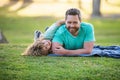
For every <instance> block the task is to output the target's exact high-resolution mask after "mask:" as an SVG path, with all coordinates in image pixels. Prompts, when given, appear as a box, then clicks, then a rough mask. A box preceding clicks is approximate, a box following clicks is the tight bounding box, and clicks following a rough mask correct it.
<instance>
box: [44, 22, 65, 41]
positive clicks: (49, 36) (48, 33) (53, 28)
mask: <svg viewBox="0 0 120 80" xmlns="http://www.w3.org/2000/svg"><path fill="white" fill-rule="evenodd" d="M64 23H65V20H59V21H57V22H56V23H54V24H52V25H51V26H50V27H49V28H48V29H47V30H46V31H45V33H44V38H45V39H48V40H51V39H52V38H53V36H54V34H55V32H56V31H57V29H58V28H59V27H60V26H61V25H62V24H64Z"/></svg>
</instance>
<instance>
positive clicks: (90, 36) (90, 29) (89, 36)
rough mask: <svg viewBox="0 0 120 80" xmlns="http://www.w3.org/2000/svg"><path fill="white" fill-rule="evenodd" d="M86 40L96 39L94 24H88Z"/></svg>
mask: <svg viewBox="0 0 120 80" xmlns="http://www.w3.org/2000/svg"><path fill="white" fill-rule="evenodd" d="M85 32H86V33H85V40H84V42H90V41H95V35H94V27H93V25H92V24H88V25H87V27H86V29H85Z"/></svg>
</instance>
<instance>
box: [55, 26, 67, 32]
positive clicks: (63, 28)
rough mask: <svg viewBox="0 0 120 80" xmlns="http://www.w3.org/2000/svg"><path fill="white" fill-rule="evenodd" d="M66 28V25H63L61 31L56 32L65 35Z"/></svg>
mask: <svg viewBox="0 0 120 80" xmlns="http://www.w3.org/2000/svg"><path fill="white" fill-rule="evenodd" d="M65 26H66V25H65V24H63V25H61V26H60V27H59V29H58V30H57V31H56V33H60V34H62V33H64V32H65V31H66V27H65Z"/></svg>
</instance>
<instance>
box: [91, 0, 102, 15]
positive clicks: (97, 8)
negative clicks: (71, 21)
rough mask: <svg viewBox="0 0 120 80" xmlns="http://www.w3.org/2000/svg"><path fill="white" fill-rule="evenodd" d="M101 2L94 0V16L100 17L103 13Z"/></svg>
mask: <svg viewBox="0 0 120 80" xmlns="http://www.w3.org/2000/svg"><path fill="white" fill-rule="evenodd" d="M100 2H101V0H93V4H92V9H93V10H92V15H91V16H92V17H100V16H101V13H100Z"/></svg>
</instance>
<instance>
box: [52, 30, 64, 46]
mask: <svg viewBox="0 0 120 80" xmlns="http://www.w3.org/2000/svg"><path fill="white" fill-rule="evenodd" d="M63 39H64V37H63V34H62V33H61V32H60V31H59V30H58V31H57V32H56V33H55V36H54V37H53V40H52V42H57V43H59V44H61V45H63Z"/></svg>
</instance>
